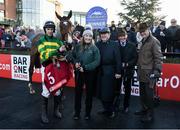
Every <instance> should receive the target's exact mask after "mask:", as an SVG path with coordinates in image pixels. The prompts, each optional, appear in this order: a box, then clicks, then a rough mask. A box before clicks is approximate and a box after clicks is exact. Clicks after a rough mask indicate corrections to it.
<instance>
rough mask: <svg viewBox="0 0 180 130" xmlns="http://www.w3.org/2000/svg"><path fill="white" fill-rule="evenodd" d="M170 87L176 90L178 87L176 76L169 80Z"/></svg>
mask: <svg viewBox="0 0 180 130" xmlns="http://www.w3.org/2000/svg"><path fill="white" fill-rule="evenodd" d="M170 85H171V86H172V88H177V87H178V86H179V78H178V77H177V76H173V77H172V78H171V80H170Z"/></svg>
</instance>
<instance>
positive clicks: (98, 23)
mask: <svg viewBox="0 0 180 130" xmlns="http://www.w3.org/2000/svg"><path fill="white" fill-rule="evenodd" d="M86 24H91V26H92V27H93V29H101V28H103V27H105V26H106V24H107V12H106V10H105V9H104V8H102V7H99V6H96V7H93V8H91V9H90V10H89V11H88V12H87V14H86Z"/></svg>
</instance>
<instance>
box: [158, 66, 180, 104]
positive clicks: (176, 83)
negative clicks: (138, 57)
mask: <svg viewBox="0 0 180 130" xmlns="http://www.w3.org/2000/svg"><path fill="white" fill-rule="evenodd" d="M157 86H158V89H159V95H160V98H162V99H167V100H175V101H180V96H179V93H180V64H163V68H162V76H161V78H160V80H159V81H158V83H157Z"/></svg>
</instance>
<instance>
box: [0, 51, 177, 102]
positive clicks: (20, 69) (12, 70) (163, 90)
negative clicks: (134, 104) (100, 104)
mask: <svg viewBox="0 0 180 130" xmlns="http://www.w3.org/2000/svg"><path fill="white" fill-rule="evenodd" d="M0 57H1V58H0V77H4V78H12V79H18V80H25V81H29V71H28V69H29V64H30V56H28V55H8V54H0ZM42 71H43V69H42V68H41V69H35V70H34V74H33V81H35V82H42V78H43V77H42V73H43V72H42ZM67 86H70V87H74V86H75V82H74V76H73V78H71V79H70V80H69V82H68V83H67ZM157 86H158V90H159V95H160V98H161V99H166V100H175V101H180V96H179V93H180V64H163V69H162V76H161V78H160V80H159V81H158V83H157ZM121 93H124V88H123V86H122V89H121ZM131 95H134V96H139V81H138V79H137V69H136V68H135V73H134V76H133V79H132V89H131Z"/></svg>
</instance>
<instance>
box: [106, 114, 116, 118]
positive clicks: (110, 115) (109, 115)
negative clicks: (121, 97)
mask: <svg viewBox="0 0 180 130" xmlns="http://www.w3.org/2000/svg"><path fill="white" fill-rule="evenodd" d="M115 116H116V114H115V112H109V113H108V117H109V118H110V119H113V118H115Z"/></svg>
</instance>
